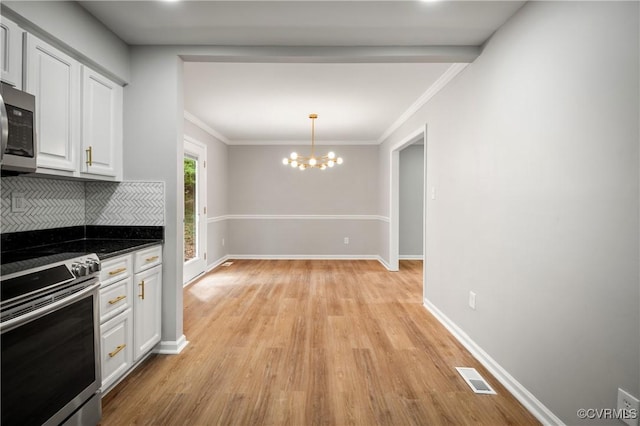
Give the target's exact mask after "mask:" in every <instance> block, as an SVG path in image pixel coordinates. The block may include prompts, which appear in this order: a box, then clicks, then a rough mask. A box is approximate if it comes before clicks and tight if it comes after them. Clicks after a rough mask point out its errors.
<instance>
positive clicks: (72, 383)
mask: <svg viewBox="0 0 640 426" xmlns="http://www.w3.org/2000/svg"><path fill="white" fill-rule="evenodd" d="M99 270H100V263H99V261H98V260H97V257H96V256H95V255H88V256H78V257H74V258H72V259H67V260H62V261H58V262H54V263H49V264H46V265H41V266H38V267H35V268H31V269H27V270H23V271H20V272H15V273H10V274H8V275H5V276H3V277H2V279H1V281H0V333H1V335H0V338H1V341H0V349H1V352H2V353H1V358H0V363H1V371H2V375H1V378H0V380H1V387H0V393H1V398H2V400H1V407H2V409H1V414H0V416H1V423H2V425H3V426H10V425H60V424H65V425H83V426H85V425H96V424H98V423H99V421H100V416H101V404H100V385H101V376H100V371H101V368H100V347H99V345H100V338H99V312H98V309H99V300H98V288H99V285H100V284H99V282H98V271H99Z"/></svg>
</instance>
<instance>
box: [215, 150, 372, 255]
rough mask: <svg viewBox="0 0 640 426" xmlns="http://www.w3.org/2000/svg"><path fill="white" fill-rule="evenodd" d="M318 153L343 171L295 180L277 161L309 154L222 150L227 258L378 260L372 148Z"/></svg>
mask: <svg viewBox="0 0 640 426" xmlns="http://www.w3.org/2000/svg"><path fill="white" fill-rule="evenodd" d="M317 149H318V150H319V151H320V152H324V151H327V152H328V151H329V150H334V151H335V152H336V153H337V154H338V155H340V156H342V157H343V158H344V165H342V166H336V167H334V168H333V169H328V170H325V171H321V170H316V169H313V170H306V171H304V172H301V171H299V170H295V169H293V168H291V167H288V166H284V165H282V163H281V161H282V158H284V157H286V156H288V155H289V153H290V152H291V151H296V152H298V153H300V154H304V153H307V152H308V151H309V150H310V146H229V148H228V158H229V165H228V182H229V185H230V190H229V192H228V201H229V204H228V205H229V214H230V215H231V217H230V220H229V225H228V226H229V229H228V232H229V239H230V244H231V245H230V247H229V254H230V255H240V256H254V255H255V256H333V255H335V256H344V257H360V256H366V257H375V256H377V254H378V247H379V244H378V230H377V227H378V219H377V216H376V210H377V200H378V192H377V191H378V188H377V176H378V147H377V146H338V147H325V146H320V147H318V148H317ZM265 215H267V216H269V217H265ZM307 216H313V217H312V218H309V217H307ZM345 237H348V238H349V244H344V238H345Z"/></svg>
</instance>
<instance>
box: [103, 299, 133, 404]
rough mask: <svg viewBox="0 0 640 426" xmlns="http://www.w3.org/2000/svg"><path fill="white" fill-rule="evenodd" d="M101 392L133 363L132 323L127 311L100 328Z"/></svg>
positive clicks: (129, 310)
mask: <svg viewBox="0 0 640 426" xmlns="http://www.w3.org/2000/svg"><path fill="white" fill-rule="evenodd" d="M100 348H101V349H100V350H101V358H102V391H103V392H104V391H105V390H107V388H109V386H111V385H112V384H113V383H115V382H116V381H117V380H118V379H119V378H120V377H121V376H122V375H123V374H124V373H126V372H127V370H128V369H129V368H130V367H131V365H132V363H133V323H132V313H131V309H127V310H126V311H124V312H122V313H121V314H120V315H118V316H116V317H115V318H113V319H112V320H110V321H107V322H106V323H104V324H103V325H102V326H101V327H100Z"/></svg>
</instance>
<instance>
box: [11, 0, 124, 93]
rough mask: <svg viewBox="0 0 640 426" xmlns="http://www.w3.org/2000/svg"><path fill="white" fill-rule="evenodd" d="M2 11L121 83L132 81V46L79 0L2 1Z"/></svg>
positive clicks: (26, 27) (31, 30)
mask: <svg viewBox="0 0 640 426" xmlns="http://www.w3.org/2000/svg"><path fill="white" fill-rule="evenodd" d="M1 10H2V13H3V14H6V16H7V17H8V18H11V19H14V20H16V21H17V22H18V23H19V24H20V25H21V26H22V27H24V28H25V29H27V30H29V31H30V32H33V33H35V34H36V35H46V36H47V37H48V38H53V39H55V40H57V41H58V43H59V44H60V47H61V48H65V49H66V50H68V53H70V54H71V55H72V56H75V57H77V58H78V59H81V60H82V61H83V62H85V63H88V64H90V65H92V67H93V68H96V69H97V70H98V71H101V72H102V73H104V74H106V75H108V76H109V77H111V78H113V79H114V80H116V81H118V82H119V83H121V84H122V83H127V82H128V81H129V79H130V72H131V71H130V63H129V46H127V45H126V44H125V43H124V42H123V41H122V40H120V38H118V36H116V35H115V34H114V33H112V32H111V30H109V29H108V28H106V27H105V26H104V25H103V24H102V23H101V22H100V21H98V20H97V19H96V18H94V17H93V16H92V15H91V14H89V13H87V12H86V10H85V9H83V8H82V6H80V5H79V4H77V3H76V2H71V1H3V2H2V9H1ZM12 12H14V13H12ZM16 14H17V15H16Z"/></svg>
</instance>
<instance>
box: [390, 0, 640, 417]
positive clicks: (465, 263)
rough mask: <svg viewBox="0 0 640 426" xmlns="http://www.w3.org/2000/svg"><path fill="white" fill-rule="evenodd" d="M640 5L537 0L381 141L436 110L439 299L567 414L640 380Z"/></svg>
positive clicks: (431, 253) (432, 149)
mask: <svg viewBox="0 0 640 426" xmlns="http://www.w3.org/2000/svg"><path fill="white" fill-rule="evenodd" d="M638 17H639V11H638V3H637V2H530V3H527V4H526V5H525V6H524V7H523V8H522V9H521V10H520V11H519V12H517V13H516V15H515V16H514V17H513V18H512V19H511V20H509V21H508V22H507V23H506V24H505V25H504V26H503V27H502V28H501V29H500V30H498V31H497V33H496V34H495V35H494V36H493V38H492V39H491V40H490V41H489V42H488V43H487V44H486V46H485V48H484V50H483V53H482V54H481V56H480V57H479V58H478V59H477V60H476V61H475V62H474V63H473V64H471V65H470V66H469V67H467V68H466V69H465V70H464V71H463V73H462V74H460V75H458V77H457V78H456V79H455V80H453V81H452V82H451V83H450V84H449V85H448V86H447V87H446V88H445V89H444V90H443V91H441V92H440V93H439V94H438V95H436V97H434V98H433V99H432V101H431V102H429V104H428V105H426V106H425V107H424V108H422V109H421V110H420V111H418V112H417V113H416V114H415V115H414V116H413V117H412V118H411V119H410V120H409V121H408V122H407V123H406V124H405V125H404V126H403V127H402V128H400V129H399V130H398V131H396V132H395V133H394V134H393V135H392V136H391V137H390V138H389V140H387V141H386V142H385V144H384V146H383V147H382V149H381V164H382V165H384V164H388V162H389V150H390V147H392V146H393V145H394V144H395V143H398V142H399V141H401V140H403V139H404V138H406V137H407V135H408V134H410V133H411V132H412V131H414V130H415V129H417V128H419V127H420V126H422V125H424V124H425V123H427V127H428V131H427V176H426V185H427V188H431V187H435V188H436V191H437V192H436V199H435V200H431V199H428V200H427V213H426V227H425V238H426V253H425V256H426V258H427V259H429V262H428V263H427V267H426V277H425V282H426V289H425V290H426V299H428V301H429V302H431V303H432V304H434V305H435V306H436V307H437V309H439V310H440V311H441V312H443V313H444V315H446V316H447V317H448V318H449V319H450V320H451V321H452V322H453V323H455V324H456V325H457V326H458V327H459V328H460V329H461V330H462V332H463V333H466V334H467V335H468V336H469V338H470V339H472V340H473V341H474V342H476V343H477V344H478V345H479V346H480V347H481V348H483V349H484V351H485V352H486V353H488V354H489V356H491V357H492V358H493V359H494V360H495V361H497V362H498V363H499V364H500V365H501V366H502V367H503V368H504V369H505V370H506V371H508V372H509V373H510V374H511V375H512V376H513V377H515V379H516V380H518V381H519V382H520V383H521V384H522V385H524V386H525V387H526V389H528V390H529V391H530V392H532V393H533V394H534V395H535V396H536V397H537V398H538V399H539V400H540V401H541V402H542V403H543V404H545V405H546V406H547V407H548V408H550V409H551V410H552V411H553V412H554V413H555V414H556V415H557V416H559V417H560V418H561V419H562V420H563V421H564V422H566V423H568V424H580V423H589V422H588V421H582V420H580V419H578V418H577V417H576V411H577V410H578V409H579V408H615V406H616V390H617V388H618V387H622V388H624V389H626V390H628V391H629V392H631V393H632V394H634V395H636V396H638V395H640V371H639V368H640V365H639V360H640V309H639V300H640V291H639V290H640V289H639V282H640V280H639V266H640V265H639V257H640V256H639V255H640V253H639V248H638V246H639V237H638V236H639V226H638V219H639V217H640V214H639V193H640V188H639V143H638V141H639V123H638V121H639V106H638V105H639V93H638V92H639V82H638V76H639V67H638V64H639V57H638V56H639V53H638V52H639V50H640V49H639V32H638V26H639V24H638ZM382 173H383V176H382V178H381V179H382V181H381V188H380V190H381V196H382V197H383V200H382V201H381V203H382V206H383V207H382V208H383V209H385V208H386V207H384V205H385V204H388V196H387V195H386V194H388V188H389V183H388V177H387V178H386V179H385V176H388V171H387V173H386V174H385V172H384V171H382ZM383 211H384V210H383ZM470 290H472V291H474V292H476V293H477V310H475V311H474V310H471V309H469V308H468V307H467V299H468V293H469V291H470ZM614 422H615V421H614ZM593 423H597V422H596V421H594V422H593ZM603 423H606V422H603ZM609 423H610V421H609Z"/></svg>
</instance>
